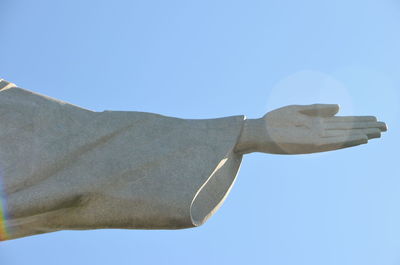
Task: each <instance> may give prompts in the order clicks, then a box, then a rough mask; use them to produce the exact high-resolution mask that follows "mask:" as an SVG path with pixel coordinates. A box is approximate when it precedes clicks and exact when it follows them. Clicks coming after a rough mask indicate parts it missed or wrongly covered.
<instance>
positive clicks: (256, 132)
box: [235, 119, 273, 154]
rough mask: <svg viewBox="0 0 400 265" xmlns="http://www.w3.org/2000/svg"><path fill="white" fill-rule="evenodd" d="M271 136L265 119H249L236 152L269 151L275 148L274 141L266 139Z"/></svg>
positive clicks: (246, 121) (244, 126)
mask: <svg viewBox="0 0 400 265" xmlns="http://www.w3.org/2000/svg"><path fill="white" fill-rule="evenodd" d="M269 138H270V137H269V136H268V134H267V130H266V124H265V121H264V120H263V119H247V120H245V123H244V125H243V130H242V133H241V135H240V137H239V140H238V143H237V144H236V146H235V152H236V153H238V154H248V153H253V152H268V151H267V150H269V149H272V148H273V147H272V141H266V139H269Z"/></svg>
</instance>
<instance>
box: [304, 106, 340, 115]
mask: <svg viewBox="0 0 400 265" xmlns="http://www.w3.org/2000/svg"><path fill="white" fill-rule="evenodd" d="M339 108H340V107H339V105H338V104H313V105H305V106H299V112H300V113H302V114H305V115H308V116H318V117H332V116H335V115H336V114H337V113H338V112H339Z"/></svg>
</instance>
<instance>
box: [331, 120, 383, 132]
mask: <svg viewBox="0 0 400 265" xmlns="http://www.w3.org/2000/svg"><path fill="white" fill-rule="evenodd" d="M367 128H378V129H380V130H381V131H383V132H386V131H387V126H386V124H385V123H384V122H334V123H333V122H332V123H326V124H325V129H326V130H352V129H367Z"/></svg>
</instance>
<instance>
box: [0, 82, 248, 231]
mask: <svg viewBox="0 0 400 265" xmlns="http://www.w3.org/2000/svg"><path fill="white" fill-rule="evenodd" d="M244 119H245V117H244V116H233V117H227V118H219V119H209V120H187V119H179V118H172V117H165V116H162V115H157V114H151V113H143V112H128V111H104V112H93V111H90V110H86V109H82V108H80V107H77V106H74V105H71V104H68V103H66V102H63V101H59V100H56V99H52V98H49V97H46V96H43V95H39V94H36V93H34V92H31V91H28V90H25V89H22V88H18V87H12V88H6V89H4V90H1V91H0V171H1V172H0V173H1V175H0V177H1V178H2V179H3V186H4V187H3V190H4V197H5V198H4V199H5V200H4V199H3V201H5V204H6V206H7V207H6V208H7V209H6V210H7V213H8V214H7V216H8V217H7V226H8V230H9V238H17V237H22V236H27V235H33V234H40V233H46V232H53V231H58V230H64V229H98V228H128V229H179V228H189V227H194V226H199V225H201V224H203V223H204V222H205V221H206V220H207V219H208V218H209V217H210V216H211V215H213V214H214V213H215V211H216V210H217V209H218V207H219V206H220V205H221V204H222V202H223V201H224V199H225V198H226V196H227V195H228V193H229V190H230V188H231V187H232V184H233V182H234V180H235V177H236V175H237V172H238V170H239V167H240V164H241V160H242V156H241V155H239V154H236V153H235V152H234V147H235V145H236V143H237V141H238V138H239V136H240V133H241V130H242V127H243V123H244Z"/></svg>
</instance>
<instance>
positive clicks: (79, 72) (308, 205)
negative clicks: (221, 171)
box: [0, 0, 400, 265]
mask: <svg viewBox="0 0 400 265" xmlns="http://www.w3.org/2000/svg"><path fill="white" fill-rule="evenodd" d="M0 10H1V16H0V38H1V39H0V61H1V63H0V75H1V77H3V78H5V79H8V80H9V81H13V82H15V83H17V84H18V85H19V86H21V87H24V88H26V89H29V90H33V91H36V92H38V93H42V94H46V95H48V96H51V97H55V98H58V99H62V100H65V101H68V102H71V103H73V104H76V105H79V106H82V107H85V108H88V109H92V110H96V111H101V110H104V109H107V110H132V111H134V110H139V111H147V112H155V113H160V114H164V115H169V116H175V117H182V118H213V117H223V116H230V115H236V114H245V115H248V117H250V118H256V117H259V116H261V115H264V114H265V113H266V112H267V111H269V110H272V109H273V108H276V107H279V106H283V105H288V104H294V103H296V104H307V103H317V102H320V103H339V104H340V105H341V107H342V111H341V113H340V114H342V115H352V114H354V115H376V116H378V117H379V118H380V119H381V120H384V121H386V122H387V123H388V125H389V129H390V131H389V132H388V133H386V134H385V135H384V137H383V138H382V139H379V140H375V141H371V143H370V144H368V145H364V146H361V147H357V148H353V149H348V150H342V151H336V152H331V153H325V154H317V155H307V156H273V155H266V154H252V155H249V156H246V157H245V159H244V163H243V165H242V168H241V172H240V174H239V177H238V180H237V182H236V184H235V187H234V188H233V190H232V192H231V194H230V196H229V197H228V199H227V201H226V202H225V204H224V205H223V207H222V208H221V209H220V210H219V211H218V212H217V214H216V215H215V216H213V217H212V218H211V219H210V220H209V221H208V222H207V223H206V224H205V225H204V226H202V227H200V228H196V229H189V230H179V231H140V230H131V231H129V230H101V231H87V232H58V233H53V234H46V235H40V236H35V237H29V238H24V239H19V240H14V241H9V242H5V243H1V244H0V264H1V265H47V264H48V265H53V264H58V265H64V264H68V265H70V264H73V265H80V264H85V265H86V264H96V265H103V264H107V265H108V264H118V265H124V264H141V265H147V264H174V265H175V264H193V265H197V264H199V265H200V264H207V265H213V264H218V265H220V264H254V265H256V264H271V265H294V264H295V265H397V264H400V211H399V210H400V174H399V173H400V169H399V164H398V163H399V153H398V152H399V151H398V150H399V149H400V143H399V138H398V137H399V135H400V127H399V117H400V107H399V103H400V87H399V85H400V74H399V73H400V51H399V49H400V33H399V27H400V3H399V2H398V1H397V0H375V1H373V0H353V1H348V0H335V1H321V0H301V1H294V0H292V1H288V0H259V1H254V0H247V1H235V0H229V1H227V0H222V1H211V0H203V1H183V0H169V1H162V0H148V1H136V0H114V1H103V0H96V1H95V0H86V1H82V0H68V1H54V0H34V1H32V0H0Z"/></svg>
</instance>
